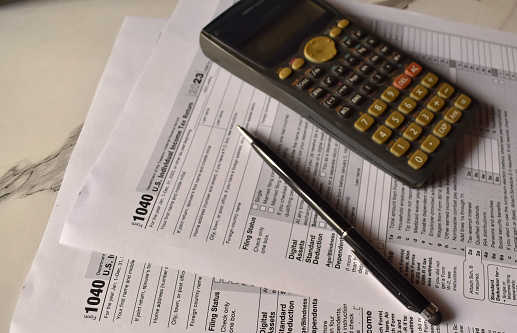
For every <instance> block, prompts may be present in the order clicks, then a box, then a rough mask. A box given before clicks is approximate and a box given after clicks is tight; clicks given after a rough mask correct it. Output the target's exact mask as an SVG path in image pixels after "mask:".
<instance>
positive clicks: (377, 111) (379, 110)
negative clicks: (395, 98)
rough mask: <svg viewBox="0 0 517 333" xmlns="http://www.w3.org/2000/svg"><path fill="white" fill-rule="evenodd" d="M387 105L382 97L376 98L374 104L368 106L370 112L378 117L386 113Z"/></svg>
mask: <svg viewBox="0 0 517 333" xmlns="http://www.w3.org/2000/svg"><path fill="white" fill-rule="evenodd" d="M386 107H387V105H386V103H384V102H383V101H381V100H380V99H376V100H375V102H373V104H372V105H370V107H369V108H368V113H369V114H371V115H372V116H375V117H378V116H380V115H381V114H383V113H384V111H385V110H386Z"/></svg>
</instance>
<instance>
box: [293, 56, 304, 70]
mask: <svg viewBox="0 0 517 333" xmlns="http://www.w3.org/2000/svg"><path fill="white" fill-rule="evenodd" d="M303 65H305V60H303V59H302V58H296V59H293V61H292V62H291V68H292V69H294V70H298V69H300V68H302V67H303Z"/></svg>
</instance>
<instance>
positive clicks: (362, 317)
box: [11, 10, 482, 333]
mask: <svg viewBox="0 0 517 333" xmlns="http://www.w3.org/2000/svg"><path fill="white" fill-rule="evenodd" d="M179 12H180V13H181V10H179ZM176 19H177V18H176ZM163 24H164V20H161V19H144V18H128V19H126V21H125V22H124V25H123V27H122V29H121V31H120V34H119V36H118V38H117V42H116V44H115V46H114V49H113V52H112V54H111V57H110V61H109V63H108V65H107V67H106V70H105V73H104V75H103V78H102V80H101V82H100V84H99V87H98V89H97V93H96V96H95V99H94V101H93V103H92V107H91V109H90V112H89V114H88V118H87V121H86V123H85V124H84V126H83V129H82V132H81V137H80V139H79V141H78V142H77V145H76V148H75V150H74V154H73V156H72V158H71V160H70V164H69V167H68V169H67V173H66V177H65V181H64V182H63V185H62V188H61V190H60V194H59V198H58V200H57V202H56V206H55V208H54V211H53V214H52V217H51V219H50V221H49V224H48V228H47V232H46V234H45V236H44V239H43V241H42V244H41V247H40V249H39V251H38V255H37V257H36V259H35V262H34V265H33V267H32V269H31V272H30V275H29V278H28V280H27V282H26V287H25V289H24V290H23V292H22V295H21V297H20V301H19V304H18V307H17V310H16V313H15V316H14V319H13V322H12V326H11V332H53V333H55V332H97V331H103V332H109V331H113V332H121V331H124V332H142V331H145V330H149V331H153V332H162V331H173V332H183V331H186V332H232V331H233V332H290V331H291V332H308V331H314V330H315V331H317V332H320V331H325V330H326V331H328V332H344V331H349V330H354V331H359V332H368V330H373V331H376V332H380V331H383V330H385V331H389V330H391V329H393V328H397V329H407V330H410V329H411V328H413V329H414V330H416V329H418V331H420V332H433V331H437V329H436V328H431V326H429V325H428V324H427V323H425V322H423V320H422V319H421V318H420V317H419V316H417V315H413V316H407V314H405V313H404V312H403V311H402V312H400V311H399V312H397V311H395V312H393V311H391V310H389V309H388V310H382V309H380V308H371V309H367V308H362V307H357V306H353V305H350V304H346V303H340V304H338V303H332V302H329V301H324V300H321V299H318V298H317V297H307V296H297V295H294V294H288V293H284V292H279V291H277V290H271V289H266V288H260V287H255V286H250V285H243V284H239V283H234V282H229V281H224V280H220V279H215V278H210V277H206V276H201V275H198V274H194V273H188V272H185V271H179V270H175V269H173V268H169V267H164V266H159V265H154V264H152V263H149V262H136V261H135V260H132V259H128V258H122V257H116V256H113V255H107V254H101V253H98V252H91V251H81V250H79V249H76V248H73V247H68V246H63V245H59V244H58V238H59V234H60V231H61V228H62V226H63V223H64V221H65V218H66V215H67V214H68V212H69V210H70V209H71V206H72V204H73V200H74V198H75V197H76V196H77V193H78V192H79V190H80V189H81V186H82V183H83V182H84V180H85V179H86V177H87V175H88V173H89V171H90V170H91V168H92V167H93V164H94V162H95V160H96V158H97V157H98V155H99V154H100V151H101V149H102V147H103V146H104V143H105V141H106V140H107V138H108V136H109V133H110V132H111V129H112V128H113V126H114V125H115V122H116V120H117V119H118V116H119V114H120V111H121V110H122V108H123V106H124V104H125V101H126V98H127V96H128V95H129V93H130V91H131V87H132V85H133V84H134V83H135V81H136V79H137V77H138V73H139V72H140V71H141V69H142V68H143V66H144V64H145V61H146V59H147V56H148V55H149V54H150V53H151V51H152V49H153V46H154V42H155V41H156V39H157V38H158V35H159V33H160V31H161V28H162V26H163ZM64 268H66V269H64ZM49 304H51V305H52V306H49ZM444 327H450V330H449V331H450V332H461V330H462V329H463V330H467V329H471V330H473V329H475V328H478V329H481V328H482V327H473V326H465V325H458V324H449V325H448V326H444Z"/></svg>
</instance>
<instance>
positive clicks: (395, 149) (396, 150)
mask: <svg viewBox="0 0 517 333" xmlns="http://www.w3.org/2000/svg"><path fill="white" fill-rule="evenodd" d="M410 146H411V145H410V144H409V142H408V141H407V140H406V139H404V138H398V139H397V141H395V143H394V144H393V146H391V148H390V153H392V154H393V155H395V156H397V157H400V156H402V155H404V154H405V153H406V151H407V150H408V149H409V147H410Z"/></svg>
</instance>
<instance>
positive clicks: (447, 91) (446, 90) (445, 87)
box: [438, 83, 454, 98]
mask: <svg viewBox="0 0 517 333" xmlns="http://www.w3.org/2000/svg"><path fill="white" fill-rule="evenodd" d="M453 93H454V87H453V86H451V85H450V84H448V83H444V84H442V86H441V87H440V89H438V96H440V97H442V98H449V97H451V95H452V94H453Z"/></svg>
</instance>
